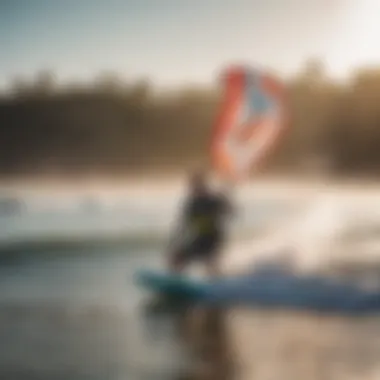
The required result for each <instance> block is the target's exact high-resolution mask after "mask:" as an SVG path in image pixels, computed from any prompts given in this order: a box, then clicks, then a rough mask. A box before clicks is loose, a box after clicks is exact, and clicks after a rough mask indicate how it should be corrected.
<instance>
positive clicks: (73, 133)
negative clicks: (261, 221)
mask: <svg viewBox="0 0 380 380" xmlns="http://www.w3.org/2000/svg"><path fill="white" fill-rule="evenodd" d="M286 87H287V95H288V100H289V109H290V115H291V118H290V126H289V130H288V132H287V134H286V135H285V137H284V140H283V141H282V143H281V144H280V146H279V149H278V150H277V151H275V152H274V155H273V156H272V157H271V159H270V162H268V165H267V166H266V170H268V171H270V170H278V171H305V170H306V171H312V170H328V171H329V172H330V173H334V174H355V175H358V174H366V175H367V174H371V175H373V174H375V175H376V174H377V168H378V167H380V149H379V148H380V107H379V103H380V68H363V69H362V70H358V71H356V72H355V73H353V74H352V75H351V77H350V78H349V79H347V80H346V81H345V82H338V81H335V80H333V79H331V78H329V77H328V76H327V75H326V73H325V70H324V68H323V65H322V64H321V63H320V62H318V61H310V62H307V63H306V64H305V67H304V68H303V70H300V72H299V73H298V74H297V75H295V76H294V77H292V78H290V79H288V80H286ZM219 105H220V92H219V91H218V89H217V88H216V87H215V88H200V87H188V88H183V89H179V90H176V91H172V92H170V93H169V92H167V93H162V92H161V93H159V92H157V91H155V88H154V87H153V86H152V85H151V84H150V83H149V81H145V80H142V81H136V82H131V83H128V82H125V81H122V80H120V78H118V77H117V76H116V75H115V74H113V73H104V74H102V75H101V76H99V77H98V78H96V79H95V80H94V81H93V83H90V84H85V85H80V84H78V83H74V84H71V85H68V86H65V87H63V86H59V85H57V84H56V83H55V81H54V75H52V73H50V72H48V71H46V72H41V73H39V74H38V75H37V76H36V78H35V80H34V81H33V82H27V81H25V80H22V79H21V78H15V80H14V82H13V84H12V86H11V88H10V89H9V91H8V92H7V93H6V94H3V95H2V96H1V98H0V175H1V176H13V175H30V174H59V175H64V174H69V175H71V174H79V175H82V174H94V175H99V174H101V175H107V174H110V175H116V174H122V175H124V174H138V173H141V172H144V171H159V170H176V169H183V168H187V167H192V166H193V165H202V164H204V163H206V162H207V146H208V143H209V138H210V133H211V127H212V125H213V122H214V120H215V116H216V112H217V110H218V107H219Z"/></svg>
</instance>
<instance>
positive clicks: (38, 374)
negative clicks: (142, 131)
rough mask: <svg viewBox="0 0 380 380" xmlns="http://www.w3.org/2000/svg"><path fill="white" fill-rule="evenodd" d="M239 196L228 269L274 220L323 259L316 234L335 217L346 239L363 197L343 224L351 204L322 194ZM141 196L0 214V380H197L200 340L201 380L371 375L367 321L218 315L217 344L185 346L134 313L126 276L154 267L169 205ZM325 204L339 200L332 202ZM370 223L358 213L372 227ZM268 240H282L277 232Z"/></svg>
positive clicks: (41, 198) (173, 332) (165, 324)
mask: <svg viewBox="0 0 380 380" xmlns="http://www.w3.org/2000/svg"><path fill="white" fill-rule="evenodd" d="M247 193H248V196H247V194H245V195H244V194H243V196H242V198H241V199H240V205H242V206H243V207H242V216H241V218H240V219H239V221H238V223H237V224H235V226H234V228H235V235H234V238H235V240H237V241H238V242H239V244H237V243H234V248H233V250H232V251H231V255H232V256H233V257H232V258H233V259H234V260H235V262H238V261H239V259H238V258H239V257H240V258H241V257H244V255H246V256H247V257H245V258H244V260H245V259H248V258H252V255H253V252H254V249H253V247H254V246H255V242H256V241H257V239H258V238H260V236H261V235H262V234H264V233H265V232H267V229H268V228H269V227H270V226H276V228H277V227H278V225H281V224H284V223H283V221H284V220H289V221H290V220H292V221H293V220H294V221H295V222H294V223H288V224H289V225H290V224H291V225H292V226H291V227H292V228H290V229H287V230H285V231H293V234H295V235H297V236H298V237H302V239H300V240H299V241H298V242H299V245H300V247H302V251H307V248H308V247H307V246H306V242H309V244H310V245H311V247H310V249H309V250H308V251H307V252H308V257H310V256H311V254H310V252H314V251H313V249H314V250H315V249H316V248H318V247H317V246H316V241H317V240H318V241H319V240H323V242H321V245H319V248H320V249H319V251H318V253H319V255H318V257H319V258H320V257H325V258H326V257H328V256H329V253H328V254H326V253H324V252H323V250H322V248H326V247H327V246H328V247H329V248H330V245H328V244H326V236H330V235H331V234H332V231H338V232H339V231H341V227H342V226H341V224H340V223H341V221H342V220H345V221H348V222H349V223H348V224H349V225H350V226H351V225H354V229H355V230H357V227H355V226H356V225H357V223H358V218H357V215H358V211H357V210H358V209H359V210H362V213H361V214H368V210H370V207H369V208H366V207H368V206H367V204H369V203H368V194H366V196H365V197H362V198H363V200H360V201H359V200H357V201H356V202H357V205H358V207H357V209H355V210H354V211H352V215H353V217H347V213H349V207H347V206H346V205H347V204H349V206H350V207H351V208H352V207H353V202H352V201H347V200H346V201H345V202H341V203H340V204H339V205H340V206H341V207H337V205H338V204H337V202H336V201H334V202H332V201H331V199H332V198H331V196H332V195H331V194H328V196H327V197H325V196H323V197H321V194H317V196H316V197H313V196H310V195H307V196H305V197H300V196H299V195H295V194H294V192H291V195H292V196H289V197H288V198H287V199H284V196H283V194H284V191H281V190H279V191H278V193H277V194H269V192H268V191H262V192H261V194H260V192H258V191H255V192H254V197H251V196H250V194H251V193H250V192H249V191H248V192H247ZM152 194H153V195H154V196H153V195H152ZM152 194H150V196H149V197H148V195H147V194H145V195H144V197H145V200H144V201H141V194H139V193H136V194H135V195H134V198H133V196H132V198H133V199H131V195H129V197H128V201H126V200H125V199H124V198H123V197H121V196H120V197H119V198H117V197H109V198H107V197H105V198H104V197H103V198H101V197H100V198H95V203H93V202H90V203H85V206H83V196H82V195H81V196H77V195H70V196H66V195H65V196H64V195H59V196H57V195H56V194H55V193H54V194H53V193H52V194H48V195H47V194H43V195H41V194H40V193H37V194H30V193H27V194H21V195H20V194H19V195H18V197H19V199H21V200H22V201H23V202H24V203H25V205H26V211H24V213H22V214H20V215H18V214H16V215H6V216H2V217H0V223H1V226H0V227H1V228H0V231H1V233H0V234H1V236H0V242H1V247H0V248H1V252H2V253H1V256H0V378H1V379H12V380H13V379H16V380H18V379H20V380H21V379H28V380H29V379H38V380H45V379H49V380H50V379H65V380H66V379H67V380H68V379H70V380H82V379H86V380H98V379H99V380H100V379H102V380H104V379H110V380H119V379H128V380H147V379H165V380H170V379H180V378H181V376H182V375H183V374H184V373H188V372H189V371H190V373H193V376H192V377H190V378H194V379H195V378H202V377H200V376H201V375H200V374H202V373H203V372H202V371H201V372H200V370H199V368H203V366H202V365H200V363H198V361H195V359H196V358H195V357H194V355H193V354H192V350H191V348H192V347H193V346H194V345H195V346H197V345H198V346H202V347H203V346H204V345H206V346H207V345H209V344H211V343H212V345H214V346H215V345H216V346H217V347H216V348H215V347H214V348H212V349H211V348H209V349H207V350H206V351H207V355H208V356H207V359H203V360H205V361H206V364H209V366H207V365H206V368H208V367H209V372H210V371H211V373H214V375H210V376H211V377H209V378H215V379H222V377H221V372H220V371H222V372H223V373H224V374H227V373H228V372H227V370H226V369H224V368H225V367H224V366H225V365H226V366H227V367H228V366H231V367H232V368H233V370H234V372H235V373H236V376H237V378H239V379H258V380H265V379H277V378H281V380H284V379H288V378H289V379H296V378H302V379H305V380H309V379H321V380H323V379H334V380H335V379H337V380H340V379H363V376H364V377H365V378H366V379H371V378H373V379H375V378H378V376H379V368H378V363H379V362H380V339H379V336H380V334H379V332H380V331H379V326H380V324H379V320H378V319H377V317H370V318H367V319H360V320H357V319H356V320H352V319H346V318H339V317H321V316H317V315H312V314H297V313H291V312H285V311H284V312H281V313H279V312H276V313H269V312H265V311H252V310H231V311H229V312H228V313H227V314H225V315H223V316H220V317H221V318H222V317H223V318H225V320H224V322H225V323H224V324H223V329H222V330H223V334H222V335H223V336H222V335H221V334H220V333H219V334H218V333H215V332H214V333H210V337H208V336H206V335H207V334H205V333H201V334H200V335H201V336H200V337H197V333H196V331H195V332H192V330H191V331H190V332H189V331H188V332H187V337H186V334H185V335H184V334H180V333H179V331H178V329H177V324H176V323H174V320H173V318H174V316H173V315H172V316H170V315H169V316H168V315H154V316H149V315H146V314H145V313H144V305H145V302H146V301H147V297H148V295H146V294H143V293H141V291H140V289H138V288H136V287H135V286H134V285H133V274H134V272H135V271H136V270H137V269H138V268H141V267H146V266H149V267H159V266H162V264H163V252H164V247H165V245H164V236H165V234H166V232H167V230H168V228H169V226H170V223H171V220H172V218H173V213H174V209H175V206H176V202H177V199H176V198H175V197H173V194H174V193H173V192H171V193H170V192H169V194H168V193H165V194H162V193H160V194H159V195H157V194H154V192H153V193H152ZM280 195H281V196H280ZM244 197H245V198H244ZM91 199H93V198H91ZM104 199H106V200H107V202H105V201H104ZM336 199H340V201H342V196H341V194H339V195H338V196H337V198H336ZM364 199H366V202H367V203H366V202H364ZM360 202H361V203H360ZM94 205H95V206H94ZM323 205H324V207H322V206H323ZM332 205H334V207H332ZM330 206H331V207H330ZM372 208H373V207H372ZM308 210H309V211H308ZM341 210H343V211H344V213H343V214H342V213H341ZM302 213H304V214H305V216H304V217H303V216H302V215H303V214H302ZM342 215H343V216H344V217H342ZM300 216H301V219H300V220H301V222H300V223H299V222H296V221H297V220H299V218H300ZM306 216H307V217H306ZM355 217H356V219H355ZM376 217H377V216H376V215H375V213H372V214H371V215H370V216H369V220H370V223H372V225H376V223H377V219H376ZM326 220H328V221H329V223H326ZM306 221H307V222H306ZM354 221H355V222H356V224H355V223H353V222H354ZM351 222H352V223H351ZM363 223H364V222H363ZM363 223H362V225H365V224H363ZM263 226H265V227H266V228H267V229H265V228H264V230H263ZM317 226H319V227H321V226H325V230H326V228H327V230H328V231H325V230H323V228H317ZM337 226H338V227H339V228H336V227H337ZM301 227H302V228H301ZM350 228H351V227H350ZM276 231H277V230H276ZM281 231H282V229H281V228H280V232H281ZM375 231H376V229H375ZM301 232H302V233H301ZM311 232H314V235H315V237H314V240H313V236H312V234H311ZM325 232H326V233H325ZM339 234H340V232H339V233H338V235H339ZM278 235H279V236H284V235H285V236H287V237H289V232H286V233H283V232H282V233H280V234H278ZM152 236H153V237H154V238H152ZM321 236H324V237H325V238H324V239H321ZM339 236H340V235H339ZM252 237H256V239H253V238H252ZM376 237H377V233H374V234H372V235H371V236H370V237H369V238H370V240H373V239H375V238H376ZM243 238H244V239H243ZM260 239H261V238H260ZM260 239H259V240H260ZM252 240H254V241H252ZM273 241H274V239H272V238H271V239H270V242H273ZM290 241H291V242H292V244H294V241H295V240H293V239H291V240H290ZM322 243H323V244H322ZM265 244H267V242H266V243H265ZM350 245H352V244H351V243H350ZM261 247H262V246H261V245H260V246H259V248H258V249H257V251H258V252H260V251H262V248H261ZM243 248H244V249H243ZM311 248H313V249H311ZM360 249H362V248H360ZM244 250H245V252H246V253H245V254H243V251H244ZM329 252H330V251H329ZM244 260H242V266H243V267H244V266H246V264H244ZM195 320H196V318H195ZM195 330H196V329H195ZM198 335H199V334H198ZM213 367H217V368H219V370H220V371H219V373H218V372H217V371H216V372H212V370H211V369H212V368H213ZM227 367H226V368H227ZM210 368H211V369H210ZM214 369H215V368H214ZM194 373H196V374H197V375H195V374H194ZM206 373H207V371H206V372H204V373H203V374H204V376H206V375H205V374H206ZM196 376H198V377H196ZM278 376H281V377H278ZM371 376H373V377H371ZM376 376H377V377H376ZM188 378H189V377H188ZM203 378H205V377H203ZM228 378H232V377H228Z"/></svg>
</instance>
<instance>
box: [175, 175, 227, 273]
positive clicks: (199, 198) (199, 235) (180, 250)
mask: <svg viewBox="0 0 380 380" xmlns="http://www.w3.org/2000/svg"><path fill="white" fill-rule="evenodd" d="M231 214H232V206H231V203H230V201H229V200H228V197H227V195H226V194H223V193H222V192H218V191H216V190H213V189H212V188H211V186H210V185H209V183H208V180H207V175H206V174H205V173H203V172H196V173H194V174H192V175H191V176H190V179H189V194H188V196H187V198H186V200H185V202H184V206H183V208H182V213H181V219H180V221H179V223H178V224H177V228H176V229H175V230H174V232H173V234H172V239H171V242H172V244H171V248H170V253H169V269H170V270H171V271H173V272H176V273H180V272H182V271H183V270H184V269H185V268H186V267H187V266H188V265H189V264H191V263H192V262H195V261H199V262H202V263H203V264H205V265H206V270H207V272H208V274H209V275H210V276H218V275H219V269H218V259H219V256H220V253H221V250H222V248H223V245H224V243H225V235H226V231H225V227H226V220H227V218H228V217H229V216H230V215H231Z"/></svg>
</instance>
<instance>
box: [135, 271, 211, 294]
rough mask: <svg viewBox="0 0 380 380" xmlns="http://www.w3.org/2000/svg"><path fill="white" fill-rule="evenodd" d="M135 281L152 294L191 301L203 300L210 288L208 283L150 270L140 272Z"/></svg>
mask: <svg viewBox="0 0 380 380" xmlns="http://www.w3.org/2000/svg"><path fill="white" fill-rule="evenodd" d="M135 280H136V283H137V284H138V285H139V286H141V287H143V288H145V289H147V290H149V291H151V292H154V293H158V294H161V295H165V296H169V297H180V298H186V299H189V300H190V299H192V300H195V299H196V300H199V299H202V298H203V297H204V296H205V294H206V292H207V288H208V284H207V282H206V281H202V280H195V279H191V278H190V277H188V276H185V275H176V274H172V273H167V272H160V271H155V270H150V269H144V270H140V271H138V272H137V273H136V276H135Z"/></svg>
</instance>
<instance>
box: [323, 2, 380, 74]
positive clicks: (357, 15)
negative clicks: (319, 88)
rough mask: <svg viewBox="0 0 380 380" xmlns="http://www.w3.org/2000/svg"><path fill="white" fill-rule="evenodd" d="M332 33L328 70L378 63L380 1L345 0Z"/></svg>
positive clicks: (345, 70) (340, 72)
mask: <svg viewBox="0 0 380 380" xmlns="http://www.w3.org/2000/svg"><path fill="white" fill-rule="evenodd" d="M334 34H335V36H333V37H332V41H333V44H332V46H333V48H332V51H331V54H330V57H329V59H328V60H329V61H330V64H331V67H332V70H333V71H335V72H336V73H338V74H342V73H348V72H349V71H350V70H352V69H355V68H356V67H363V66H364V67H365V66H372V65H379V64H380V1H379V0H352V1H347V3H346V8H345V9H344V11H343V13H342V17H341V18H340V20H339V21H338V22H337V25H336V29H335V32H334Z"/></svg>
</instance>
